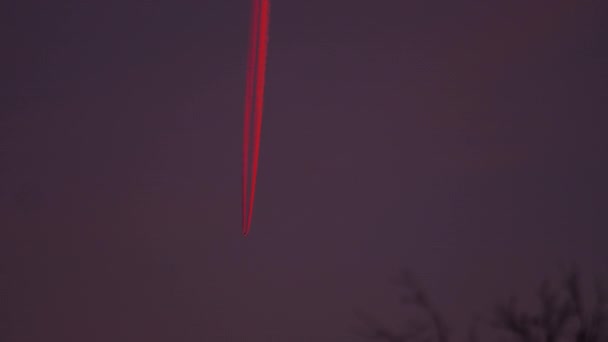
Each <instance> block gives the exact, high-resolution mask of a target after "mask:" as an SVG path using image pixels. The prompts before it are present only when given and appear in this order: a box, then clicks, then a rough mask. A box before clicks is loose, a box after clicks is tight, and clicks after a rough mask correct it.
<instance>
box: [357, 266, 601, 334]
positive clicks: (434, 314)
mask: <svg viewBox="0 0 608 342" xmlns="http://www.w3.org/2000/svg"><path fill="white" fill-rule="evenodd" d="M397 281H398V285H399V286H400V288H401V289H402V290H403V295H402V296H401V298H400V304H402V305H404V306H405V307H407V308H408V309H413V312H414V315H413V318H407V319H406V320H405V324H404V327H403V328H402V329H401V330H400V331H394V330H393V329H390V328H387V327H385V326H384V325H382V324H381V323H380V322H378V321H377V320H375V319H373V318H372V317H371V316H369V315H365V314H358V316H359V318H360V320H361V321H362V323H363V326H364V331H361V332H359V335H360V336H363V337H365V338H367V339H369V340H376V341H387V342H450V341H451V339H452V336H451V335H450V333H449V331H448V329H447V326H446V324H445V320H444V319H443V317H442V315H441V314H440V312H439V311H438V310H437V309H436V307H435V306H434V305H433V303H432V302H431V300H430V299H429V296H428V295H427V293H426V292H425V291H424V290H423V289H422V287H421V286H420V285H419V284H418V283H417V282H416V281H415V279H414V277H412V276H411V274H410V273H408V272H402V273H401V275H400V277H399V278H398V279H397ZM594 285H595V286H594V291H592V293H591V295H590V296H587V298H585V296H584V292H585V291H583V288H582V281H581V277H580V275H579V273H578V272H577V271H571V272H567V273H566V274H565V275H564V276H563V277H562V278H561V279H560V280H559V281H557V282H551V281H550V280H549V279H545V280H544V281H543V282H542V283H541V285H540V286H539V288H538V291H537V293H536V298H537V303H538V306H537V308H536V309H535V310H524V309H522V308H520V306H519V305H518V300H517V298H516V297H511V298H510V299H509V300H507V301H503V302H501V303H499V304H498V305H497V306H496V307H495V309H494V310H493V312H492V313H491V314H490V315H489V317H486V318H480V319H476V320H474V321H473V322H472V324H471V326H470V328H469V333H468V336H467V339H468V340H469V341H470V342H481V341H483V340H484V339H482V338H481V337H480V336H479V333H478V330H479V327H480V324H482V323H483V324H484V325H485V327H486V328H487V329H490V330H495V331H503V332H506V333H507V335H508V336H510V339H509V340H510V341H519V342H562V341H563V342H566V341H572V342H608V296H607V291H606V288H604V287H603V286H602V283H601V282H600V281H599V279H596V281H595V283H594ZM585 299H587V300H585Z"/></svg>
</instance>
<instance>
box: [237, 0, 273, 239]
mask: <svg viewBox="0 0 608 342" xmlns="http://www.w3.org/2000/svg"><path fill="white" fill-rule="evenodd" d="M269 19H270V1H269V0H253V9H252V18H251V29H250V35H249V51H248V56H247V79H246V82H247V83H246V87H245V117H244V128H243V175H242V176H243V179H242V183H243V189H242V200H241V202H242V216H243V217H242V225H243V226H242V230H243V235H247V234H248V233H249V231H250V229H251V217H252V215H253V204H254V200H255V186H256V182H257V175H258V161H259V156H260V135H261V131H262V109H263V106H264V82H265V75H266V55H267V51H268V26H269V25H268V24H269ZM252 109H253V120H252V115H251V114H252ZM252 122H253V139H250V131H251V129H252V127H251V125H252ZM250 140H253V146H252V148H253V156H252V158H251V159H252V160H251V165H249V152H250V146H249V143H250ZM250 166H251V179H249V167H250ZM248 195H249V196H248ZM247 197H249V198H247Z"/></svg>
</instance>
